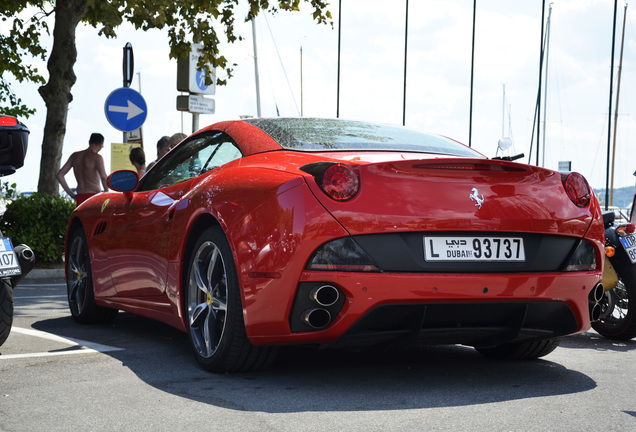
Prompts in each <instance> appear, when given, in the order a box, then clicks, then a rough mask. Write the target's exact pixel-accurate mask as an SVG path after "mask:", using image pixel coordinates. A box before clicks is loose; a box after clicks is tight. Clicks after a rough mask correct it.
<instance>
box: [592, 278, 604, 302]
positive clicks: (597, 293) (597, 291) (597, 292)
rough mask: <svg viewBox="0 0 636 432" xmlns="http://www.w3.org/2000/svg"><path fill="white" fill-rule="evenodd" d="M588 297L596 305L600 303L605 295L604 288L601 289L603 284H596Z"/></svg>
mask: <svg viewBox="0 0 636 432" xmlns="http://www.w3.org/2000/svg"><path fill="white" fill-rule="evenodd" d="M590 295H591V296H592V299H593V300H594V301H595V302H596V303H598V302H600V301H601V300H602V299H603V296H604V295H605V288H603V284H600V283H599V284H596V286H595V287H594V289H593V290H592V292H591V293H590Z"/></svg>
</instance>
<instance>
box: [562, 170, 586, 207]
mask: <svg viewBox="0 0 636 432" xmlns="http://www.w3.org/2000/svg"><path fill="white" fill-rule="evenodd" d="M561 182H562V183H563V187H564V188H565V192H566V193H567V195H568V197H569V198H570V200H572V202H573V203H574V204H575V205H576V206H577V207H586V206H587V205H588V204H589V203H590V199H591V197H592V193H591V191H590V186H589V185H588V184H587V181H586V180H585V177H583V176H582V175H581V174H579V173H570V174H562V175H561Z"/></svg>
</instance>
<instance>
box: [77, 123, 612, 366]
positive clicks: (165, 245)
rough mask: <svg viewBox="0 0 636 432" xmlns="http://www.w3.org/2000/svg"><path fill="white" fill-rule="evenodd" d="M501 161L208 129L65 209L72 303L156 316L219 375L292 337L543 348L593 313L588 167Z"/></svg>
mask: <svg viewBox="0 0 636 432" xmlns="http://www.w3.org/2000/svg"><path fill="white" fill-rule="evenodd" d="M506 159H511V158H494V159H488V158H486V157H484V156H483V155H482V154H480V153H477V152H476V151H474V150H472V149H470V148H468V147H466V146H464V145H462V144H460V143H458V142H456V141H453V140H450V139H447V138H444V137H441V136H436V135H428V134H423V133H420V132H414V131H411V130H408V129H404V128H402V127H393V126H386V125H379V124H372V123H364V122H355V121H344V120H328V119H311V118H272V119H246V120H240V121H226V122H221V123H217V124H213V125H211V126H209V127H206V128H204V129H202V130H200V131H198V132H196V133H195V134H193V135H191V136H190V137H188V138H187V139H185V140H184V141H182V142H181V143H180V144H179V145H178V146H176V147H175V148H173V149H172V150H171V151H170V152H169V153H168V154H167V155H166V156H164V157H163V159H161V160H160V161H159V162H158V163H157V164H156V165H155V166H154V167H153V168H152V169H150V170H149V171H148V173H146V175H145V176H144V177H142V178H141V179H138V177H137V174H136V173H135V172H133V171H117V172H114V173H112V174H111V175H110V177H109V187H110V188H111V189H112V190H113V192H105V193H101V194H99V195H96V196H94V197H92V198H90V199H89V200H88V201H86V202H85V203H83V204H81V205H80V206H78V208H77V209H76V210H75V212H74V213H73V215H72V217H71V219H70V222H69V226H68V233H67V241H66V263H67V264H66V277H67V285H68V301H69V307H70V311H71V314H72V316H73V318H74V319H75V320H76V321H78V322H81V323H97V322H108V321H110V320H112V319H113V318H114V317H115V315H116V314H117V311H118V310H123V311H126V312H130V313H134V314H139V315H143V316H146V317H149V318H152V319H155V320H159V321H162V322H164V323H167V324H169V325H171V326H174V327H176V328H178V329H180V330H183V331H184V332H187V334H188V336H189V340H190V342H191V344H192V347H193V349H194V353H195V356H196V358H197V360H198V361H199V363H200V364H201V365H202V366H203V367H204V368H206V369H208V370H211V371H217V372H221V371H241V370H253V369H258V368H262V367H264V366H266V365H267V364H269V363H270V362H271V361H272V359H273V357H274V355H275V353H276V348H277V346H280V345H289V344H305V345H314V346H316V347H321V348H324V347H362V346H370V345H378V344H387V343H401V344H408V343H413V342H418V343H431V344H464V345H469V346H473V347H475V348H476V349H477V350H478V351H479V352H481V353H482V354H484V355H486V356H490V357H497V358H536V357H540V356H544V355H546V354H548V353H550V352H551V351H552V350H554V349H555V348H556V346H557V345H558V343H559V338H560V337H561V336H564V335H569V334H573V333H577V332H581V331H585V330H587V329H588V328H589V326H590V320H591V318H590V316H591V313H592V312H593V308H594V296H595V295H596V296H597V297H599V290H601V291H600V292H601V293H602V286H601V279H602V270H603V269H602V266H603V257H604V254H603V251H604V231H603V222H602V217H601V212H600V209H599V205H598V202H597V200H596V198H595V196H594V194H593V191H592V189H591V188H590V187H589V186H588V184H587V182H586V180H585V179H584V178H583V177H582V176H581V175H579V174H577V173H569V174H563V173H558V172H555V171H551V170H548V169H544V168H538V167H535V166H529V165H524V164H520V163H515V162H511V161H510V160H506Z"/></svg>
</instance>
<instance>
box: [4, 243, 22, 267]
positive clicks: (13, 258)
mask: <svg viewBox="0 0 636 432" xmlns="http://www.w3.org/2000/svg"><path fill="white" fill-rule="evenodd" d="M19 274H22V270H21V269H20V264H19V263H18V257H17V255H16V254H15V251H14V250H13V245H12V244H11V239H10V238H8V237H4V238H2V241H0V276H16V275H19Z"/></svg>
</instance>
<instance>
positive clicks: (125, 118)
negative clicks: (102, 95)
mask: <svg viewBox="0 0 636 432" xmlns="http://www.w3.org/2000/svg"><path fill="white" fill-rule="evenodd" d="M104 113H105V114H106V118H107V119H108V123H110V124H111V126H112V127H114V128H115V129H118V130H120V131H123V132H130V131H134V130H135V129H139V128H140V127H141V125H142V124H144V122H145V121H146V116H147V114H148V107H147V106H146V101H145V100H144V98H143V97H142V96H141V94H139V92H137V91H135V90H133V89H131V88H127V87H122V88H118V89H117V90H115V91H113V92H112V93H111V94H109V95H108V97H107V98H106V103H105V104H104Z"/></svg>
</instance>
